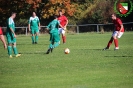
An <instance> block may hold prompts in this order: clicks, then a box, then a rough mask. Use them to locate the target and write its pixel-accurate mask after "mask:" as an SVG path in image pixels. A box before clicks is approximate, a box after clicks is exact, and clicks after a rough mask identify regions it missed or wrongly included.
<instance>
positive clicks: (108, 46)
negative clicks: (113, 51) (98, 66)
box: [103, 37, 114, 50]
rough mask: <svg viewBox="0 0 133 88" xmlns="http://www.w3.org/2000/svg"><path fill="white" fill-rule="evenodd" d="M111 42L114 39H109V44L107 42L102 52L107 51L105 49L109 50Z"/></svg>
mask: <svg viewBox="0 0 133 88" xmlns="http://www.w3.org/2000/svg"><path fill="white" fill-rule="evenodd" d="M113 40H114V38H113V37H111V38H110V40H109V42H108V44H107V47H105V48H104V49H103V50H107V49H109V48H110V45H111V44H112V42H113Z"/></svg>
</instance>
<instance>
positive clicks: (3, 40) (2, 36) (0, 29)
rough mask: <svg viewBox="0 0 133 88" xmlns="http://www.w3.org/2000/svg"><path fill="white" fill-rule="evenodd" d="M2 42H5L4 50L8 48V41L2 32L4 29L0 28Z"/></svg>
mask: <svg viewBox="0 0 133 88" xmlns="http://www.w3.org/2000/svg"><path fill="white" fill-rule="evenodd" d="M0 40H1V41H2V42H3V45H4V48H5V49H6V48H7V45H6V41H5V38H4V35H3V32H2V28H1V27H0Z"/></svg>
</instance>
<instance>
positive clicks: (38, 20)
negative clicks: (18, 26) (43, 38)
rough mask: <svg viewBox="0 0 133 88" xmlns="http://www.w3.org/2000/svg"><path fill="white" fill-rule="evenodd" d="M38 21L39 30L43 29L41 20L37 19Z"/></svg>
mask: <svg viewBox="0 0 133 88" xmlns="http://www.w3.org/2000/svg"><path fill="white" fill-rule="evenodd" d="M37 20H38V27H39V30H40V29H41V26H40V20H39V18H38V17H37Z"/></svg>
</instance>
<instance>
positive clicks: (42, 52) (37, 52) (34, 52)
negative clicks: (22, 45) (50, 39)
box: [21, 52, 45, 54]
mask: <svg viewBox="0 0 133 88" xmlns="http://www.w3.org/2000/svg"><path fill="white" fill-rule="evenodd" d="M21 54H45V52H23V53H21Z"/></svg>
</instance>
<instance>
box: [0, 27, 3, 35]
mask: <svg viewBox="0 0 133 88" xmlns="http://www.w3.org/2000/svg"><path fill="white" fill-rule="evenodd" d="M0 35H3V32H2V28H1V27H0Z"/></svg>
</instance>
